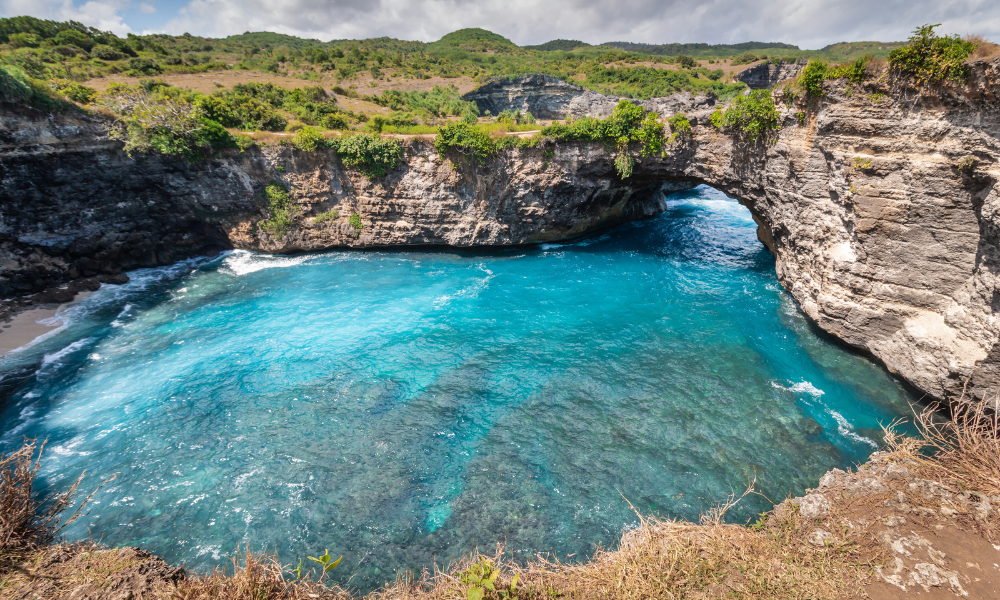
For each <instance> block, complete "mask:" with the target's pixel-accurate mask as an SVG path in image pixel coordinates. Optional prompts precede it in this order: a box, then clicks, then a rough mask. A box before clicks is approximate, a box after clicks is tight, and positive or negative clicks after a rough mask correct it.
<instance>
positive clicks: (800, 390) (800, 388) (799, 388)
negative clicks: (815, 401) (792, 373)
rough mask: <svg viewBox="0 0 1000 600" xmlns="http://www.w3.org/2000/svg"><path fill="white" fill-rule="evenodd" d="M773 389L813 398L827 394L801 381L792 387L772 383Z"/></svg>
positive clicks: (775, 382)
mask: <svg viewBox="0 0 1000 600" xmlns="http://www.w3.org/2000/svg"><path fill="white" fill-rule="evenodd" d="M771 387H774V388H777V389H779V390H786V391H789V392H792V393H793V394H809V395H810V396H812V397H813V398H819V397H820V396H822V395H823V394H825V393H826V392H824V391H823V390H821V389H819V388H818V387H816V386H814V385H813V384H811V383H809V382H808V381H800V382H798V383H793V384H792V385H790V386H784V385H781V384H780V383H778V382H777V381H772V382H771Z"/></svg>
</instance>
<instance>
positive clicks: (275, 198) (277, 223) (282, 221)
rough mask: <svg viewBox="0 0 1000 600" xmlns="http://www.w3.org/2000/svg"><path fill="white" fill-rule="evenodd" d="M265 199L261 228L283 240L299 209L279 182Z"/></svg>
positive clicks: (273, 185) (269, 189)
mask: <svg viewBox="0 0 1000 600" xmlns="http://www.w3.org/2000/svg"><path fill="white" fill-rule="evenodd" d="M264 198H266V199H267V208H268V212H270V213H271V218H270V219H267V220H265V221H261V222H260V228H261V229H263V230H264V231H266V232H268V233H270V234H271V235H272V236H274V237H275V238H278V239H281V238H283V237H285V234H286V233H288V231H289V230H290V229H291V228H292V227H293V226H294V225H295V217H296V216H297V214H298V210H297V209H298V207H297V205H296V204H295V202H294V201H293V200H292V196H291V195H290V194H289V193H288V190H286V189H285V188H284V186H282V185H281V184H279V183H278V182H272V183H271V184H270V185H268V186H267V187H265V188H264ZM310 558H312V557H310Z"/></svg>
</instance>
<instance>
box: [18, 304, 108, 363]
mask: <svg viewBox="0 0 1000 600" xmlns="http://www.w3.org/2000/svg"><path fill="white" fill-rule="evenodd" d="M89 295H90V292H80V293H79V294H77V295H76V298H74V299H73V302H76V301H77V300H80V299H82V298H86V297H87V296H89ZM73 302H68V303H66V304H60V305H59V306H57V307H55V308H32V309H29V310H25V311H23V312H20V313H18V314H16V315H14V316H13V317H12V318H11V320H10V321H8V322H6V323H3V324H0V356H3V355H5V354H7V353H8V352H10V351H12V350H16V349H18V348H20V347H22V346H26V345H28V344H30V343H31V342H33V341H34V340H35V339H37V338H39V337H41V336H43V335H45V334H47V333H51V332H52V331H53V330H54V329H57V328H59V327H61V326H62V325H63V320H62V319H60V318H59V317H58V316H57V313H58V312H59V309H61V308H62V307H64V306H69V305H70V304H72V303H73Z"/></svg>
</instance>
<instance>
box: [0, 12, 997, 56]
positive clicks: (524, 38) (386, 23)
mask: <svg viewBox="0 0 1000 600" xmlns="http://www.w3.org/2000/svg"><path fill="white" fill-rule="evenodd" d="M16 15H31V16H34V17H39V18H44V19H54V20H59V21H63V20H68V19H73V20H76V21H80V22H82V23H84V24H86V25H90V26H92V27H97V28H98V29H101V30H106V31H107V30H110V31H113V32H115V33H117V34H119V35H124V34H126V33H137V34H143V33H161V32H162V33H170V34H175V35H176V34H181V33H184V32H188V33H191V34H194V35H203V36H209V37H225V36H227V35H232V34H237V33H243V32H245V31H274V32H278V33H287V34H291V35H297V36H300V37H307V38H316V39H320V40H323V41H329V40H331V39H344V38H348V39H363V38H369V37H379V36H389V37H394V38H399V39H406V40H420V41H425V42H431V41H434V40H437V39H439V38H440V37H441V36H443V35H444V34H446V33H449V32H451V31H455V30H456V29H461V28H464V27H482V28H484V29H488V30H490V31H493V32H495V33H499V34H500V35H503V36H504V37H507V38H509V39H511V40H512V41H513V42H514V43H516V44H519V45H522V46H523V45H529V44H540V43H543V42H547V41H549V40H552V39H557V38H565V39H577V40H583V41H585V42H588V43H591V44H599V43H602V42H610V41H628V42H645V43H650V44H665V43H671V42H708V43H714V44H732V43H738V42H746V41H761V42H785V43H789V44H795V45H797V46H799V47H800V48H802V49H817V48H821V47H823V46H826V45H827V44H832V43H835V42H841V41H862V40H877V41H884V42H888V41H898V40H905V39H906V38H907V37H908V35H909V33H910V32H911V31H912V30H913V29H914V28H915V27H917V26H918V25H922V24H924V23H941V24H942V25H941V27H939V28H938V31H939V32H941V33H957V34H962V35H965V34H969V33H976V34H979V35H982V36H984V37H986V38H987V39H990V40H992V41H995V42H1000V6H998V3H997V0H506V1H503V2H498V1H496V0H491V1H489V2H485V1H482V0H0V16H3V17H11V16H16Z"/></svg>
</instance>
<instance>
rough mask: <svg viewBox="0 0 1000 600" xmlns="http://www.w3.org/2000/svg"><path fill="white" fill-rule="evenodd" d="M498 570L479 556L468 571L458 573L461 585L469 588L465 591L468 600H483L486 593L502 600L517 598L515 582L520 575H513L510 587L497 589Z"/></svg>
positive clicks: (490, 562)
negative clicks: (488, 592)
mask: <svg viewBox="0 0 1000 600" xmlns="http://www.w3.org/2000/svg"><path fill="white" fill-rule="evenodd" d="M499 575H500V570H499V569H497V568H496V567H494V566H493V562H492V561H491V560H490V559H488V558H486V557H484V556H480V557H479V560H478V561H476V562H475V563H473V564H472V565H471V566H469V568H468V569H466V570H464V571H462V572H461V573H459V578H460V579H461V580H462V583H464V584H465V585H467V586H469V587H468V589H467V591H466V597H467V598H468V600H483V598H484V597H485V596H486V592H487V591H490V592H493V594H490V595H491V596H493V595H496V596H497V597H499V598H501V599H502V600H508V599H513V598H517V581H518V579H519V578H520V575H514V578H513V579H511V582H510V585H509V586H507V587H500V588H498V587H497V577H498V576H499Z"/></svg>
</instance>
